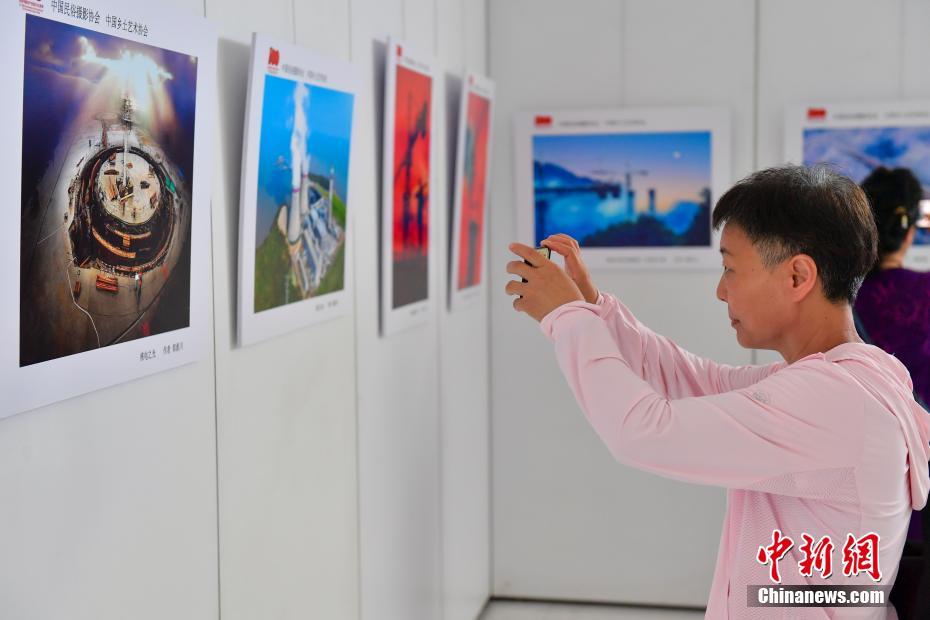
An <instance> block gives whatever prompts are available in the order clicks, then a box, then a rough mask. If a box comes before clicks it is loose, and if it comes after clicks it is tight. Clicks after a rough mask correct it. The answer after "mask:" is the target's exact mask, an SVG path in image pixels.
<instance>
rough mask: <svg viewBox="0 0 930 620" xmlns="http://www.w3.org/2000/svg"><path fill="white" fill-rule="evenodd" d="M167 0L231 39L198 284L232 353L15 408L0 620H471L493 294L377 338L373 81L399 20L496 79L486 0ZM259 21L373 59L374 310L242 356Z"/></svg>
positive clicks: (364, 124)
mask: <svg viewBox="0 0 930 620" xmlns="http://www.w3.org/2000/svg"><path fill="white" fill-rule="evenodd" d="M168 5H169V6H171V7H177V8H178V9H179V10H182V11H185V12H186V13H187V14H198V15H204V14H205V15H206V17H207V18H208V19H210V20H211V21H212V22H213V23H214V24H215V25H216V27H217V30H218V33H219V37H220V40H219V49H218V92H219V97H218V99H219V109H218V118H217V128H216V138H215V141H214V152H215V163H214V167H215V176H214V186H213V195H212V197H213V219H212V224H213V249H212V257H213V286H212V290H206V291H200V292H199V294H203V295H209V296H210V297H211V298H212V301H213V308H214V313H213V315H214V316H213V318H214V336H215V351H214V352H213V353H212V354H211V355H210V356H208V357H207V358H206V359H204V360H203V361H201V362H199V363H197V364H194V365H190V366H187V367H183V368H179V369H176V370H172V371H169V372H166V373H162V374H159V375H155V376H152V377H148V378H145V379H141V380H138V381H134V382H132V383H129V384H125V385H120V386H117V387H114V388H111V389H108V390H103V391H99V392H95V393H92V394H88V395H86V396H82V397H79V398H75V399H71V400H68V401H66V402H62V403H58V404H55V405H52V406H49V407H45V408H42V409H40V410H37V411H33V412H29V413H25V414H22V415H19V416H15V417H12V418H9V419H6V420H3V421H2V422H0V617H3V618H6V617H10V618H17V620H19V619H23V620H28V619H43V620H44V619H46V618H58V617H62V618H63V617H67V618H69V619H75V620H80V619H88V620H90V619H93V620H102V619H108V618H112V619H122V618H135V619H145V618H152V619H161V618H179V619H180V618H198V619H202V618H217V617H219V616H220V615H221V616H222V618H223V619H224V620H235V619H239V618H241V619H243V620H245V619H252V618H333V619H343V618H346V619H352V618H362V619H364V620H369V619H378V620H381V619H394V618H396V619H404V620H406V619H410V618H424V619H433V618H445V619H446V620H458V619H472V618H474V617H475V616H476V615H477V613H478V612H479V610H480V609H481V607H482V606H483V605H484V603H485V601H486V600H487V597H488V592H489V583H490V581H489V579H490V578H489V570H490V558H489V517H488V514H489V506H488V502H489V491H488V488H489V472H488V458H489V454H488V426H489V419H488V407H489V392H488V390H489V387H488V372H487V359H488V330H489V324H488V310H487V304H486V303H479V304H477V305H474V306H471V307H469V308H467V309H464V310H463V311H461V312H458V313H456V314H453V315H449V314H447V313H446V310H445V308H446V306H445V303H441V302H437V304H436V305H435V307H434V310H433V312H432V314H431V316H430V319H429V322H428V323H427V324H426V325H424V326H422V327H419V328H415V329H412V330H410V331H408V332H404V333H402V334H398V335H397V336H396V337H393V338H390V339H382V338H380V337H379V336H378V332H377V324H378V323H377V317H378V304H377V282H378V278H377V264H378V243H377V239H378V236H377V225H376V222H377V216H378V213H379V210H378V204H377V201H378V199H379V193H378V189H377V188H378V183H377V181H378V175H379V171H380V156H379V155H378V149H379V148H380V142H381V140H380V134H379V133H377V130H378V128H379V127H380V121H379V120H378V119H377V116H378V115H379V114H380V111H381V94H380V92H378V91H377V89H376V79H377V78H378V75H379V74H380V72H381V69H380V64H379V63H380V62H381V60H382V59H383V56H382V55H381V54H379V49H380V48H379V45H378V43H377V41H382V42H383V41H384V40H385V39H386V37H387V36H388V35H394V36H397V37H401V38H406V39H407V40H409V42H410V43H411V44H412V45H416V46H417V47H419V48H420V49H423V50H426V51H427V52H428V53H429V52H431V53H434V54H435V56H436V57H437V60H438V63H439V65H440V66H441V68H442V71H443V72H444V73H448V74H449V78H448V79H449V80H451V81H452V82H454V81H455V80H457V79H458V76H460V75H461V74H462V73H463V72H464V70H465V69H466V68H468V69H471V70H474V71H476V72H479V73H486V72H487V62H486V32H487V26H486V5H485V2H484V0H353V1H352V2H351V3H349V2H346V1H345V0H263V1H262V2H249V3H241V2H233V1H231V0H205V2H195V1H194V0H171V1H170V2H169V3H168ZM166 10H168V7H167V6H166ZM252 31H259V32H262V33H264V34H267V35H269V36H277V37H281V38H282V39H284V40H286V41H292V42H296V43H297V44H299V45H304V46H306V47H308V48H311V49H314V50H317V51H319V52H321V53H324V54H328V55H331V56H333V57H337V58H342V59H350V60H352V61H353V62H355V63H357V64H358V66H359V68H360V71H361V74H362V83H363V91H362V93H361V95H360V100H359V103H360V105H359V107H358V113H359V116H358V117H357V119H356V122H355V127H354V130H355V131H357V132H359V133H358V137H359V139H358V141H357V150H356V152H355V153H353V158H354V161H355V163H356V164H357V165H356V167H355V168H354V169H353V171H352V177H351V179H350V190H349V195H350V198H349V210H350V213H351V216H350V217H354V218H355V224H356V228H355V232H356V235H357V236H356V242H355V249H356V251H355V256H354V265H355V273H354V278H353V277H351V276H350V277H349V278H348V281H347V286H348V287H349V288H350V289H353V288H354V291H353V292H354V308H355V314H354V316H348V317H345V318H341V319H338V320H335V321H331V322H327V323H325V324H322V325H319V326H315V327H312V328H309V329H305V330H301V331H298V332H295V333H293V334H290V335H288V336H284V337H281V338H276V339H273V340H269V341H267V342H263V343H260V344H258V345H255V346H251V347H247V348H237V347H236V346H235V345H234V343H235V307H236V274H235V269H236V264H237V239H238V207H239V205H238V202H239V177H240V165H241V148H242V125H243V114H244V104H245V93H246V83H247V74H248V68H249V64H248V60H249V42H250V39H251V32H252ZM436 93H437V96H438V97H439V98H438V99H437V100H436V107H437V115H436V121H437V125H436V131H435V132H434V134H433V145H434V149H435V153H436V158H435V160H434V161H435V162H436V166H437V168H436V169H437V172H436V175H435V176H434V182H435V186H434V187H433V196H434V201H435V203H434V214H435V218H434V222H433V226H434V228H433V231H434V233H435V234H433V236H432V238H433V239H434V241H435V246H434V247H435V256H434V259H435V260H434V262H433V264H434V265H435V266H436V267H437V268H438V267H439V266H440V265H445V259H444V258H443V257H444V256H445V253H446V251H447V235H446V234H444V232H442V231H444V230H445V226H446V225H447V213H446V209H448V208H449V206H450V204H451V203H450V202H449V200H448V187H449V186H450V184H451V179H449V178H448V170H447V169H446V167H445V166H443V165H442V162H444V161H445V160H446V158H447V153H448V152H450V149H451V148H452V146H453V144H452V142H454V137H452V138H451V139H450V138H448V137H447V136H454V133H453V134H447V131H446V126H447V123H448V122H449V120H450V119H448V118H447V112H446V106H445V102H446V97H445V86H444V82H443V81H440V83H439V87H438V88H437V91H436ZM432 277H433V278H434V284H435V285H436V286H437V289H438V287H439V285H440V283H441V282H442V283H444V282H445V278H440V277H439V274H438V272H437V271H436V270H434V271H433V276H432ZM438 290H439V296H438V299H439V300H444V299H445V291H444V290H442V289H438ZM195 294H198V292H195Z"/></svg>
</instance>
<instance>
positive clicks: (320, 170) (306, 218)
mask: <svg viewBox="0 0 930 620" xmlns="http://www.w3.org/2000/svg"><path fill="white" fill-rule="evenodd" d="M358 84H359V81H358V75H357V73H356V71H355V70H354V68H353V66H352V65H351V64H349V63H346V62H339V61H335V60H330V59H327V58H324V57H322V56H319V55H317V54H315V53H313V52H311V51H309V50H306V49H303V48H300V47H296V46H294V45H291V44H289V43H286V42H283V41H275V40H272V39H269V38H266V37H263V36H261V35H258V34H256V35H254V36H253V37H252V70H251V73H250V74H249V92H248V105H247V107H246V119H245V133H244V136H245V139H244V141H243V153H242V196H241V201H240V205H241V208H240V216H239V275H240V280H239V322H238V326H239V343H240V344H243V345H246V344H251V343H254V342H256V341H258V340H262V339H265V338H269V337H271V336H275V335H279V334H283V333H286V332H289V331H292V330H295V329H298V328H301V327H305V326H307V325H311V324H314V323H318V322H320V321H323V320H326V319H330V318H334V317H337V316H342V315H344V314H345V313H346V312H348V311H349V309H350V306H351V295H350V294H349V293H348V291H349V290H351V289H350V288H349V286H348V284H347V283H348V280H349V278H350V277H351V274H352V269H351V258H352V246H351V238H352V235H351V229H352V225H351V221H352V218H351V217H350V213H349V205H350V195H349V180H350V168H351V166H350V162H351V152H352V135H353V131H352V128H353V118H354V113H355V102H356V94H357V93H358Z"/></svg>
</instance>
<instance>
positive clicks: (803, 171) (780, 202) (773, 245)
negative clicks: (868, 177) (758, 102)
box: [713, 165, 877, 303]
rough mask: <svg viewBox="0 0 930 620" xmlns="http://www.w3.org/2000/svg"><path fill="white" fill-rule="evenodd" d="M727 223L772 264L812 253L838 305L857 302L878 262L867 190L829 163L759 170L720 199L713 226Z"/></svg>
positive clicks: (830, 297) (825, 286) (825, 288)
mask: <svg viewBox="0 0 930 620" xmlns="http://www.w3.org/2000/svg"><path fill="white" fill-rule="evenodd" d="M728 223H729V224H733V225H735V226H738V227H739V228H740V229H742V231H743V232H745V233H746V236H747V237H749V240H750V241H752V243H753V245H754V246H755V247H756V250H757V251H758V252H759V256H760V257H761V258H762V264H763V265H765V267H766V268H767V269H771V268H773V267H775V266H776V265H778V264H780V263H782V262H784V261H786V260H788V259H789V258H791V257H792V256H796V255H798V254H806V255H808V256H810V257H811V258H812V259H813V261H814V263H815V264H816V265H817V271H818V273H819V275H820V281H821V284H822V286H823V294H824V297H826V298H827V299H828V300H830V301H831V302H834V303H841V302H848V303H852V302H853V301H854V300H855V298H856V293H857V292H859V287H860V286H861V285H862V281H863V279H865V276H866V274H868V273H869V271H870V270H871V269H872V265H873V264H874V263H875V259H876V246H877V233H876V230H875V221H874V220H873V218H872V211H871V209H870V208H869V202H868V199H867V198H866V196H865V193H863V191H862V190H861V189H860V188H859V186H858V185H856V183H855V182H854V181H853V180H852V179H850V178H848V177H845V176H843V175H841V174H839V173H837V172H835V171H833V170H831V169H830V168H828V167H826V166H812V167H808V166H796V165H786V166H778V167H775V168H767V169H765V170H760V171H758V172H754V173H753V174H751V175H749V176H748V177H746V178H745V179H743V180H742V181H740V182H739V183H737V184H736V185H734V186H733V187H731V188H730V189H729V190H728V191H727V192H726V193H725V194H724V195H723V196H721V197H720V200H718V201H717V206H716V207H715V208H714V215H713V224H714V229H715V230H717V229H719V228H720V227H721V226H723V225H724V224H728Z"/></svg>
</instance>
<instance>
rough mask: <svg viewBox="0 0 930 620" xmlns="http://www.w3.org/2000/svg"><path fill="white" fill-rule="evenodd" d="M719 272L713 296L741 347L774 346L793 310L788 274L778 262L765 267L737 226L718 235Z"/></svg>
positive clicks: (772, 347) (754, 248) (730, 227)
mask: <svg viewBox="0 0 930 620" xmlns="http://www.w3.org/2000/svg"><path fill="white" fill-rule="evenodd" d="M720 254H721V259H722V260H723V274H722V275H721V276H720V282H719V284H717V298H718V299H720V301H723V302H725V303H726V304H727V314H728V315H729V317H730V324H731V325H732V327H733V328H734V329H735V330H736V340H737V342H739V343H740V345H741V346H744V347H747V348H753V349H776V346H777V342H778V340H779V337H780V336H781V334H783V333H784V329H785V327H786V326H787V325H788V324H789V323H790V320H791V318H792V315H793V314H794V313H795V312H796V308H795V307H794V304H792V303H790V300H789V299H788V298H787V297H786V289H785V287H786V286H787V287H788V290H790V287H791V275H790V274H788V273H786V272H785V271H786V270H785V269H784V268H783V266H782V265H777V266H775V267H774V268H773V269H766V268H765V266H764V265H763V264H762V259H761V257H760V256H759V253H758V252H757V251H756V247H755V246H754V245H753V244H752V242H751V241H750V240H749V237H747V236H746V233H744V232H743V230H742V229H741V228H739V227H738V226H735V225H732V224H728V225H726V226H724V228H723V232H722V234H721V236H720Z"/></svg>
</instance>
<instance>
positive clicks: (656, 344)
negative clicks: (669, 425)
mask: <svg viewBox="0 0 930 620" xmlns="http://www.w3.org/2000/svg"><path fill="white" fill-rule="evenodd" d="M596 306H597V308H598V314H599V315H600V317H601V318H602V319H604V323H605V324H606V325H607V329H608V330H609V331H610V335H611V336H613V339H614V342H615V343H616V344H617V348H618V349H619V351H620V354H621V355H622V356H623V359H625V360H626V361H627V363H628V364H629V365H630V368H631V369H632V370H633V372H635V373H636V375H637V376H638V377H640V378H641V379H644V380H645V381H646V382H647V383H649V385H651V386H652V387H653V388H655V390H656V391H657V392H659V393H660V394H662V395H664V396H667V397H668V398H684V397H685V396H704V395H706V394H719V393H721V392H729V391H730V390H735V389H737V388H741V387H746V386H749V385H752V384H753V383H757V382H758V381H761V380H762V379H764V378H765V377H767V376H768V375H770V374H771V373H773V372H775V371H776V370H778V369H780V368H784V366H785V364H784V362H778V363H776V364H769V365H766V366H728V365H726V364H718V363H716V362H713V361H711V360H708V359H706V358H703V357H698V356H697V355H694V354H693V353H691V352H689V351H686V350H684V349H682V348H681V347H679V346H678V345H677V344H675V343H674V342H672V341H671V340H669V339H668V338H666V337H664V336H660V335H659V334H656V333H655V332H653V331H652V330H651V329H649V328H648V327H646V326H645V325H643V324H642V323H640V322H639V321H638V320H637V319H636V317H635V316H633V313H632V312H630V310H629V309H628V308H627V307H626V306H624V305H623V304H622V303H620V301H619V300H617V298H615V297H614V296H613V295H609V294H606V293H599V294H598V298H597V304H596Z"/></svg>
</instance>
